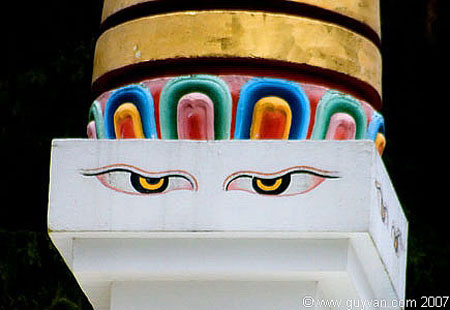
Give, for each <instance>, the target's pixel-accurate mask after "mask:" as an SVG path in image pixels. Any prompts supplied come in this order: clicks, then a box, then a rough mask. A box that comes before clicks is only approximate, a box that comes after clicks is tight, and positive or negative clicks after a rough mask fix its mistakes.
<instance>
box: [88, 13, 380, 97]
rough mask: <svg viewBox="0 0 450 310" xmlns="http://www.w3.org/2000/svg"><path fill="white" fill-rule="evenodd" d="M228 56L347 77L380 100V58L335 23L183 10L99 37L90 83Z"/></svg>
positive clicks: (365, 42) (368, 43)
mask: <svg viewBox="0 0 450 310" xmlns="http://www.w3.org/2000/svg"><path fill="white" fill-rule="evenodd" d="M196 57H233V58H253V59H266V60H277V61H283V62H287V63H293V64H304V65H309V66H313V67H318V68H323V69H328V70H332V71H336V72H339V73H343V74H346V75H349V76H351V77H353V78H356V79H358V80H361V81H363V82H365V83H367V84H369V85H371V86H372V87H373V88H374V89H375V90H376V91H377V92H378V93H379V94H380V95H381V54H380V51H379V50H378V48H377V47H376V46H375V45H374V44H373V43H372V42H371V41H370V40H368V39H366V38H364V37H363V36H361V35H359V34H357V33H355V32H352V31H350V30H348V29H346V28H343V27H340V26H337V25H335V24H331V23H326V22H322V21H318V20H314V19H310V18H305V17H298V16H291V15H285V14H275V13H263V12H253V11H228V10H227V11H222V10H220V11H216V10H214V11H189V12H180V13H168V14H161V15H155V16H150V17H144V18H140V19H136V20H132V21H129V22H126V23H124V24H120V25H118V26H116V27H114V28H111V29H109V30H107V31H106V32H104V33H103V34H102V35H101V36H100V38H99V39H98V41H97V46H96V50H95V57H94V73H93V82H95V81H96V80H97V79H98V78H100V77H101V76H103V75H104V74H106V73H108V72H110V71H113V70H116V69H120V68H123V67H126V66H129V65H134V64H139V63H142V62H148V61H157V60H166V59H177V58H196Z"/></svg>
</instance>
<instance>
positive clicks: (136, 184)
mask: <svg viewBox="0 0 450 310" xmlns="http://www.w3.org/2000/svg"><path fill="white" fill-rule="evenodd" d="M141 178H144V179H145V181H146V182H147V183H148V184H150V185H154V184H158V183H159V182H160V181H161V179H163V183H162V185H161V186H160V187H158V188H157V189H148V188H144V187H143V186H142V185H141V183H140V181H139V179H141ZM130 181H131V185H133V187H134V189H135V190H136V191H138V192H139V193H142V194H155V193H162V192H164V191H165V190H166V189H167V187H168V186H169V177H167V176H166V177H162V178H149V177H143V176H141V175H139V174H137V173H132V174H131V177H130Z"/></svg>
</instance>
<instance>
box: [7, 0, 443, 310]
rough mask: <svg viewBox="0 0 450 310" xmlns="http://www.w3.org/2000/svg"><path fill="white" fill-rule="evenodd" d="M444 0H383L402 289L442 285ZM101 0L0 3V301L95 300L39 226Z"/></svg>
mask: <svg viewBox="0 0 450 310" xmlns="http://www.w3.org/2000/svg"><path fill="white" fill-rule="evenodd" d="M446 2H447V3H446ZM446 5H448V1H446V0H402V1H400V0H382V1H381V9H382V27H383V28H382V32H383V38H382V53H383V59H384V68H383V70H384V74H383V101H384V106H383V109H382V111H381V112H382V113H383V115H384V117H385V119H386V125H387V139H388V145H387V149H386V151H385V155H384V161H385V165H386V167H387V169H388V172H389V173H390V175H391V178H392V182H393V184H394V186H395V188H396V190H397V193H398V196H399V198H400V201H401V203H402V205H403V208H404V210H405V212H406V214H407V217H408V219H409V221H410V232H409V240H408V271H407V298H415V299H419V298H420V296H423V295H433V296H437V295H449V293H450V285H449V283H448V279H449V278H450V266H449V261H450V260H449V258H450V242H449V241H448V236H449V233H448V229H447V228H448V219H447V218H446V215H445V209H446V208H447V205H446V203H447V201H445V200H443V197H444V196H443V194H445V193H446V191H445V188H441V187H440V186H445V178H446V176H445V172H446V169H445V168H446V165H448V156H446V155H445V150H444V149H442V148H441V147H439V145H440V144H439V143H441V141H443V142H444V143H445V144H446V143H447V142H446V141H445V140H442V139H439V138H440V136H439V135H440V134H442V133H444V132H446V131H448V129H446V128H445V125H446V124H447V123H448V121H447V120H446V112H445V111H444V108H445V107H446V106H447V105H448V104H449V103H450V98H449V97H450V96H449V91H448V85H447V84H448V82H447V81H448V78H446V77H447V76H448V72H449V71H448V70H446V69H448V68H446V66H448V57H449V55H450V53H449V47H448V45H445V43H446V40H447V38H449V37H450V27H449V21H448V19H449V18H448V16H449V10H448V8H447V7H446ZM101 7H102V1H101V0H80V1H57V0H48V1H29V2H16V3H15V4H13V5H12V7H8V9H2V11H1V13H2V16H1V17H2V21H7V23H6V24H7V25H6V26H5V27H3V29H2V34H3V35H2V43H3V44H2V50H4V51H6V55H4V56H3V57H2V59H3V62H2V65H1V69H0V107H1V109H2V114H1V115H2V116H3V117H2V118H1V121H0V128H1V129H0V130H1V131H0V137H1V140H0V142H1V144H0V145H1V151H0V160H1V163H2V164H3V169H4V170H5V169H6V174H5V173H3V178H4V182H2V184H3V185H2V187H1V193H2V198H3V199H2V202H1V204H0V205H1V207H0V310H15V309H17V310H22V309H26V310H28V309H51V310H56V309H58V310H62V309H83V310H84V309H91V306H90V305H89V303H88V301H87V300H86V298H85V297H84V295H83V294H82V292H81V290H80V288H79V287H78V285H77V283H76V281H75V279H74V278H73V276H72V275H71V273H70V271H69V270H68V268H67V267H66V266H65V264H64V262H63V261H62V259H61V258H60V256H59V254H58V253H57V251H56V250H55V248H54V247H53V245H52V244H51V242H50V241H49V239H48V237H47V219H46V217H47V203H48V183H49V165H50V144H51V140H52V139H53V138H64V137H68V138H69V137H70V138H74V137H85V136H86V134H85V128H86V127H85V126H86V123H87V115H88V109H89V106H90V104H91V102H92V99H93V98H91V93H90V79H91V73H92V64H93V52H94V47H95V41H96V38H97V35H98V29H99V23H100V16H101ZM5 112H6V113H5ZM436 138H437V139H439V142H437V141H436ZM442 138H443V135H442Z"/></svg>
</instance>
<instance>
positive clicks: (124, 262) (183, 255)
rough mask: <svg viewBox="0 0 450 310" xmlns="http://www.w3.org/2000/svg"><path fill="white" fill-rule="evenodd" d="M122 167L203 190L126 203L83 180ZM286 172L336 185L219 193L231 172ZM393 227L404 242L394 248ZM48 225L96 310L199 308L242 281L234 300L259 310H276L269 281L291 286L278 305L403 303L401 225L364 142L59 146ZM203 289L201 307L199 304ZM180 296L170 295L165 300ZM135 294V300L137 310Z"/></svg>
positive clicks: (130, 197) (402, 219)
mask: <svg viewBox="0 0 450 310" xmlns="http://www.w3.org/2000/svg"><path fill="white" fill-rule="evenodd" d="M243 150H245V153H243ZM116 164H127V165H132V166H135V167H136V168H138V169H143V170H145V171H148V172H161V171H166V170H183V171H186V172H188V173H189V174H191V175H193V176H194V177H195V178H196V180H197V182H198V188H199V190H198V191H197V192H193V191H181V190H180V191H173V192H169V193H166V194H160V195H153V196H152V195H147V196H138V195H129V194H125V193H122V192H118V191H114V190H112V189H110V188H107V187H105V186H104V185H102V184H101V182H99V180H98V179H97V178H96V177H93V176H85V175H82V173H81V171H82V170H83V169H93V168H100V167H104V166H108V165H116ZM294 166H309V167H312V168H315V169H321V170H329V171H333V175H339V176H340V178H339V179H326V180H325V181H324V182H323V183H321V184H320V185H319V186H318V187H316V188H314V189H312V190H311V191H309V192H307V193H304V194H300V195H295V196H289V197H270V196H261V195H257V194H250V193H248V192H241V191H224V189H223V182H224V180H225V179H226V178H227V177H228V176H230V175H231V174H233V173H235V172H237V171H248V170H252V171H258V172H261V173H273V172H277V171H281V170H283V169H287V168H290V167H294ZM375 184H381V192H382V196H383V201H384V204H385V206H386V209H388V213H389V217H388V218H389V220H388V221H385V222H383V221H382V219H381V216H380V194H379V193H380V190H378V189H377V188H376V186H375ZM378 187H380V186H378ZM394 224H395V227H396V228H398V231H401V234H402V238H403V239H401V246H400V247H399V251H397V252H396V251H395V250H394V247H393V237H392V234H391V231H392V229H390V227H391V226H392V225H394ZM49 229H50V236H51V238H52V240H53V241H54V243H55V244H56V246H57V247H58V249H59V250H60V252H61V254H62V255H63V256H64V258H65V260H66V263H67V264H68V266H69V267H70V268H71V270H72V272H73V273H74V275H75V276H76V278H77V280H78V281H79V283H80V285H81V287H82V288H83V289H84V291H85V292H86V294H87V295H88V297H89V298H90V300H91V302H92V303H93V304H94V305H95V307H96V309H114V310H118V309H147V308H148V307H147V308H145V307H144V305H147V304H148V303H151V302H152V300H153V301H155V303H154V304H152V307H151V308H152V309H159V308H158V307H163V306H162V305H164V304H166V305H171V306H169V307H166V308H169V309H188V308H192V307H196V308H199V309H206V308H207V307H209V306H211V305H212V304H217V303H220V301H222V300H223V299H224V298H225V297H224V296H225V293H224V292H227V291H228V292H230V293H232V292H233V289H234V288H235V286H234V285H233V283H234V282H236V283H237V282H242V281H244V282H245V281H247V282H245V283H253V284H251V285H250V286H244V287H245V288H244V289H243V290H244V291H245V290H246V289H247V290H249V292H250V293H249V294H243V295H242V294H241V295H242V296H241V295H239V294H237V295H236V298H237V299H236V300H240V299H239V298H241V299H242V300H241V301H240V303H242V304H245V303H247V302H248V303H253V304H254V305H255V307H256V306H257V307H258V308H261V309H272V308H273V309H275V308H276V305H277V301H276V299H274V298H275V297H274V298H269V297H270V296H271V295H268V294H265V293H264V292H266V291H267V290H271V291H272V289H269V288H271V285H273V283H276V282H277V281H283V283H284V284H286V289H285V290H283V289H281V288H282V287H283V286H280V290H281V291H283V292H284V293H282V292H281V291H280V292H279V293H277V294H275V295H276V296H284V295H282V294H285V295H286V298H285V299H283V303H282V304H280V303H278V305H279V306H280V307H281V308H283V309H291V308H292V307H291V306H293V305H294V304H295V305H296V307H295V308H292V309H298V308H301V296H304V294H309V293H311V294H312V293H314V296H315V297H317V296H323V297H324V298H344V299H347V300H349V299H354V298H360V299H374V298H378V299H380V298H383V299H386V300H394V299H397V300H398V299H402V298H404V289H405V269H406V236H407V221H406V218H405V216H404V214H403V212H402V210H401V206H400V204H399V202H398V199H397V197H396V195H395V191H394V190H393V187H392V184H391V183H390V181H389V177H388V176H387V173H386V171H385V168H384V166H383V164H382V161H381V160H380V158H379V156H378V154H377V153H376V150H375V148H374V146H373V143H372V142H370V141H346V142H342V141H340V142H336V141H264V142H262V143H261V141H221V142H194V141H150V140H122V141H120V140H56V141H55V142H54V146H53V152H52V168H51V184H50V206H49ZM186 281H188V282H186ZM192 281H194V282H192ZM208 283H210V284H211V283H212V285H207V284H208ZM171 284H173V285H174V286H173V287H172V286H171ZM241 284H242V283H241ZM313 284H314V285H313ZM186 285H187V286H186ZM171 288H172V289H171ZM214 288H217V289H214ZM232 288H233V289H232ZM295 288H298V291H296V292H298V293H295V294H294V293H293V292H294V291H295ZM300 288H302V289H300ZM202 290H203V291H204V294H205V296H204V300H202V301H198V300H197V299H198V298H195V296H197V295H198V294H199V292H200V291H202ZM133 292H134V293H133ZM156 292H158V293H156ZM174 292H180V293H179V294H178V295H177V296H179V298H178V299H177V298H170V296H172V295H171V294H173V293H174ZM189 292H191V293H192V294H190V293H189ZM273 292H278V291H277V290H273ZM133 294H137V295H136V298H135V300H140V302H137V301H136V303H135V308H132V306H131V304H130V302H131V301H132V300H133V298H131V297H129V296H134V295H133ZM232 294H233V295H235V293H232ZM280 294H281V295H280ZM302 294H303V295H302ZM244 295H245V296H244ZM275 295H274V296H275ZM294 295H295V296H294ZM127 296H128V297H127ZM239 296H240V297H239ZM268 296H269V297H268ZM287 296H291V297H287ZM267 298H268V299H270V300H266V299H267ZM177 300H178V302H177ZM172 303H174V304H172ZM175 304H177V305H180V304H186V305H187V306H186V307H185V308H183V307H181V306H177V307H178V308H177V307H176V306H174V305H175ZM237 304H239V302H238V303H237ZM139 305H140V306H139ZM189 305H190V306H189ZM220 305H223V304H222V303H220ZM284 305H286V307H284ZM288 305H291V306H288ZM188 306H189V307H188ZM264 306H265V308H264ZM209 308H211V307H209ZM319 308H320V307H319ZM214 309H222V308H220V306H217V307H216V308H214ZM223 309H224V308H223ZM227 309H237V307H231V306H230V307H228V308H227Z"/></svg>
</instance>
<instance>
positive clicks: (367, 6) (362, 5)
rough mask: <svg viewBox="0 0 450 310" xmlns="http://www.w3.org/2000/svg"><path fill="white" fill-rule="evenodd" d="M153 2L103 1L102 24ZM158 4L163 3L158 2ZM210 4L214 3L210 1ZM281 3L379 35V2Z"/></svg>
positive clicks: (308, 0) (311, 0) (327, 0)
mask: <svg viewBox="0 0 450 310" xmlns="http://www.w3.org/2000/svg"><path fill="white" fill-rule="evenodd" d="M153 1H155V0H105V1H104V4H103V14H102V22H103V21H105V20H106V19H107V18H108V17H109V16H111V15H114V14H115V13H117V12H119V11H121V10H123V9H126V8H129V7H132V6H134V5H139V4H142V3H149V2H153ZM159 2H164V1H163V0H159ZM211 2H214V0H212V1H211ZM279 2H280V3H281V2H297V3H301V4H308V5H311V6H314V7H318V8H321V9H325V10H327V11H331V12H334V13H338V14H341V15H344V16H347V17H350V18H352V19H355V20H358V21H359V22H361V23H363V24H366V25H367V26H369V27H370V28H372V29H373V30H374V31H375V32H376V33H377V34H378V35H380V32H381V31H380V3H379V2H380V0H280V1H279Z"/></svg>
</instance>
